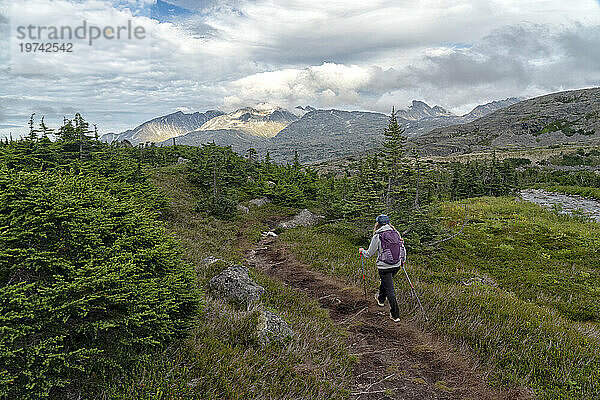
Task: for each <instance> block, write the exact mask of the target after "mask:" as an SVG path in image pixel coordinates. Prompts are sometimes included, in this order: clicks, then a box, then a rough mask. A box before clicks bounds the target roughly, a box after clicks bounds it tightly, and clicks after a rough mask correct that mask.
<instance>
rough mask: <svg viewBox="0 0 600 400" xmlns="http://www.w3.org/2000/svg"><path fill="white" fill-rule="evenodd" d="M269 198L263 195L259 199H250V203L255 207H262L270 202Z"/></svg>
mask: <svg viewBox="0 0 600 400" xmlns="http://www.w3.org/2000/svg"><path fill="white" fill-rule="evenodd" d="M270 202H271V200H269V199H268V198H267V197H263V198H261V199H252V200H250V205H253V206H256V207H262V206H264V205H265V204H268V203H270Z"/></svg>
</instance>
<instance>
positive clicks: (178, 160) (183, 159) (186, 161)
mask: <svg viewBox="0 0 600 400" xmlns="http://www.w3.org/2000/svg"><path fill="white" fill-rule="evenodd" d="M188 162H190V160H189V159H188V158H183V157H179V158H177V164H185V163H188Z"/></svg>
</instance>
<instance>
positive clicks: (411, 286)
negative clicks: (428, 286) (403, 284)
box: [402, 262, 429, 321]
mask: <svg viewBox="0 0 600 400" xmlns="http://www.w3.org/2000/svg"><path fill="white" fill-rule="evenodd" d="M402 269H403V270H404V275H406V279H408V283H409V284H410V289H411V290H412V293H413V295H414V297H416V298H417V302H418V303H419V307H421V312H422V313H423V318H425V321H429V318H427V315H426V314H425V310H424V309H423V305H422V304H421V300H420V299H419V295H417V291H416V290H415V287H414V286H413V284H412V282H411V280H410V278H409V277H408V273H407V272H406V268H404V262H402Z"/></svg>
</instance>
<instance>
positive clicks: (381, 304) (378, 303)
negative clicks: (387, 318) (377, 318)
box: [375, 293, 385, 307]
mask: <svg viewBox="0 0 600 400" xmlns="http://www.w3.org/2000/svg"><path fill="white" fill-rule="evenodd" d="M375 301H376V302H377V305H378V306H379V307H383V306H384V305H385V303H382V302H380V301H379V295H378V294H377V293H375ZM384 301H385V300H384Z"/></svg>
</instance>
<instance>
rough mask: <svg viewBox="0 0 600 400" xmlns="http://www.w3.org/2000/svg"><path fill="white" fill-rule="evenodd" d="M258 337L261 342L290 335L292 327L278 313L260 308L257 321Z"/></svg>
mask: <svg viewBox="0 0 600 400" xmlns="http://www.w3.org/2000/svg"><path fill="white" fill-rule="evenodd" d="M257 329H258V337H259V341H260V342H261V343H262V344H267V343H269V342H271V341H276V340H282V339H285V338H287V337H289V336H292V334H293V332H292V328H290V326H289V325H288V323H287V322H285V320H284V319H283V318H281V317H280V316H279V315H277V314H275V313H272V312H271V311H269V310H262V311H261V312H260V317H259V321H258V326H257Z"/></svg>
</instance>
